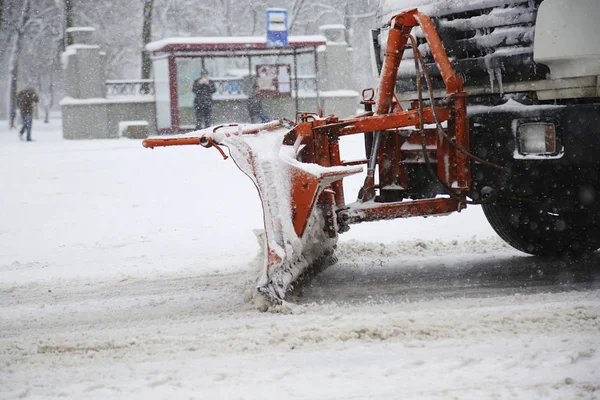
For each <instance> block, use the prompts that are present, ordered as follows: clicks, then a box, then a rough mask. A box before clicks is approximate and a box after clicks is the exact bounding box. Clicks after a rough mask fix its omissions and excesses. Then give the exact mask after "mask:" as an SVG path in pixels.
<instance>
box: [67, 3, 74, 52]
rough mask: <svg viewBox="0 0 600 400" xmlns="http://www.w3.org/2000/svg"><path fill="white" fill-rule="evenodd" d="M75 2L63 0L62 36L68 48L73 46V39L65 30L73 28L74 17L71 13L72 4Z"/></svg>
mask: <svg viewBox="0 0 600 400" xmlns="http://www.w3.org/2000/svg"><path fill="white" fill-rule="evenodd" d="M74 1H75V0H65V34H64V38H65V42H66V43H65V46H70V45H72V44H73V38H72V37H71V35H69V34H68V33H66V31H67V29H69V28H72V27H73V16H74V12H73V3H74Z"/></svg>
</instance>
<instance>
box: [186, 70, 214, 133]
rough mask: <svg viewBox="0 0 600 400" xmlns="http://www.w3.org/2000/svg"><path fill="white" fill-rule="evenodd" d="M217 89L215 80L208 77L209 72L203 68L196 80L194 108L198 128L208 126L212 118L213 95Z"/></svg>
mask: <svg viewBox="0 0 600 400" xmlns="http://www.w3.org/2000/svg"><path fill="white" fill-rule="evenodd" d="M216 91H217V89H216V87H215V84H214V82H213V81H211V80H210V79H208V72H207V71H206V70H205V69H203V70H202V72H201V74H200V78H198V79H196V80H195V81H194V86H193V87H192V92H193V93H194V110H195V111H196V129H203V128H208V127H209V126H210V124H211V119H212V103H213V99H212V95H213V93H215V92H216Z"/></svg>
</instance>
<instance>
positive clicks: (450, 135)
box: [285, 10, 471, 224]
mask: <svg viewBox="0 0 600 400" xmlns="http://www.w3.org/2000/svg"><path fill="white" fill-rule="evenodd" d="M417 25H419V26H421V28H422V30H423V33H424V34H425V38H426V40H427V42H428V43H429V46H430V49H431V51H432V54H433V57H434V60H435V62H436V64H437V66H438V68H439V70H440V74H441V76H442V79H443V81H444V83H445V85H446V92H447V98H446V102H445V105H444V106H436V107H435V110H434V109H433V108H432V107H434V105H433V104H432V106H431V107H427V108H421V109H419V108H418V105H416V104H414V105H413V107H412V108H411V109H409V110H402V109H401V107H400V105H399V104H398V103H397V102H396V101H395V96H394V91H395V85H396V76H397V73H398V67H399V65H400V61H401V59H402V55H403V53H404V48H405V46H406V44H407V42H408V39H409V35H410V31H411V29H412V28H413V27H415V26H417ZM375 93H376V96H377V99H376V101H374V102H373V99H372V97H371V98H365V99H364V100H363V104H369V105H371V104H373V103H375V104H376V106H377V109H376V112H375V114H373V112H368V109H367V112H365V114H363V116H359V117H355V118H350V119H345V120H338V119H337V118H336V117H333V116H330V117H328V118H325V119H322V120H319V119H313V118H310V115H304V116H301V120H302V122H300V123H299V124H298V125H297V126H296V128H295V129H294V130H293V131H291V132H290V133H289V134H288V137H286V140H285V143H288V144H291V143H293V142H295V141H296V140H299V139H298V138H300V140H301V141H302V144H304V145H305V147H304V150H303V151H302V153H301V154H300V160H301V161H304V162H311V163H317V164H319V165H322V166H340V165H346V166H349V165H357V164H367V163H368V161H369V160H368V159H366V160H361V161H353V162H344V161H342V160H341V157H340V149H339V143H338V142H339V138H340V137H342V136H345V135H353V134H359V133H360V134H362V133H364V134H365V136H366V137H368V135H371V139H370V140H367V147H370V146H372V135H373V133H375V132H380V133H381V135H382V137H381V145H380V147H379V150H378V152H377V166H378V169H379V174H378V183H377V184H376V183H375V176H374V171H372V172H371V171H367V177H366V179H365V183H364V185H363V188H362V190H361V192H362V196H361V197H360V198H359V199H358V201H357V203H354V204H350V205H347V204H346V203H345V201H344V197H343V186H342V181H341V180H339V181H336V182H334V183H332V185H331V189H332V190H333V193H334V201H335V206H336V209H337V210H338V217H339V218H340V220H342V221H344V222H345V223H347V224H351V223H359V222H365V221H375V220H381V219H393V218H401V217H410V216H424V215H434V214H447V213H450V212H453V211H460V210H461V209H462V208H464V207H465V205H466V193H467V192H468V190H469V189H470V184H471V182H470V163H469V160H468V158H467V157H466V156H465V155H464V154H462V153H461V152H459V151H457V150H456V148H455V147H454V146H451V144H450V143H449V140H452V141H453V142H454V143H455V144H456V146H457V147H462V148H464V149H468V148H469V131H468V119H467V113H466V96H467V94H466V93H465V92H464V91H463V82H462V80H461V78H460V77H459V76H458V75H457V74H456V73H455V72H454V70H453V68H452V65H451V63H450V61H449V60H448V56H447V55H446V52H445V50H444V47H443V45H442V42H441V40H440V38H439V36H438V34H437V31H436V30H435V26H434V24H433V23H432V21H431V20H430V19H429V17H427V16H426V15H425V14H423V13H420V12H418V11H417V10H410V11H407V12H405V13H402V14H399V15H396V16H394V17H393V18H392V19H391V20H390V32H389V35H388V42H387V47H386V52H385V60H384V64H383V68H382V72H381V76H380V82H379V87H378V89H377V91H376V92H375ZM363 97H367V96H365V91H363ZM432 103H433V102H432ZM436 116H437V122H442V121H448V127H447V128H445V129H444V131H445V135H440V134H439V129H425V128H424V127H423V126H422V125H424V124H435V123H436ZM411 126H414V127H416V128H417V129H413V130H402V133H403V134H400V128H403V127H411ZM440 129H441V128H440ZM421 132H423V134H424V136H425V142H426V146H427V151H428V154H429V155H430V157H431V158H432V160H433V161H432V163H435V164H437V174H438V177H439V179H440V181H441V182H442V183H443V184H444V185H445V186H446V187H449V188H451V189H452V193H450V197H449V198H431V199H422V200H415V201H398V202H389V203H382V202H379V201H373V200H374V199H375V191H376V189H378V188H383V187H386V186H392V185H397V186H399V187H404V188H405V187H407V183H408V172H407V171H408V170H407V166H408V165H409V164H410V163H414V162H419V163H422V162H423V161H422V160H421V161H415V157H414V156H415V154H414V153H415V152H416V151H417V150H402V145H403V144H404V143H410V144H420V141H421ZM368 152H369V149H367V157H369V155H368ZM418 152H419V153H422V150H421V149H419V150H418ZM322 196H325V195H322ZM292 199H293V201H294V200H295V199H294V197H292ZM375 200H377V199H375ZM323 203H327V198H325V197H324V198H323V199H321V201H320V204H323Z"/></svg>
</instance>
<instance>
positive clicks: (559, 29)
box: [372, 0, 600, 256]
mask: <svg viewBox="0 0 600 400" xmlns="http://www.w3.org/2000/svg"><path fill="white" fill-rule="evenodd" d="M410 8H418V9H419V11H421V12H424V13H425V14H428V15H429V16H430V17H431V18H432V20H433V21H434V23H435V26H436V29H437V31H438V34H439V36H440V38H441V40H442V42H443V45H444V48H445V50H446V53H447V54H448V57H449V58H450V61H451V63H452V66H453V68H454V70H455V71H456V72H457V73H458V74H459V75H460V77H461V78H462V79H463V81H464V86H465V91H466V92H467V93H468V106H467V111H468V115H469V132H470V151H471V153H472V154H474V155H476V156H478V157H479V158H481V159H484V160H486V161H489V162H490V163H494V164H497V165H501V166H503V167H505V169H504V171H506V172H503V173H500V172H499V171H498V169H495V168H492V167H490V166H489V165H486V164H484V163H481V162H478V161H472V163H471V179H472V190H471V191H470V194H469V196H470V198H471V199H472V200H473V201H474V202H479V203H481V204H482V207H483V211H484V213H485V215H486V217H487V219H488V221H489V222H490V224H491V225H492V227H493V228H494V230H495V231H496V232H497V233H498V234H499V236H500V237H502V238H503V239H504V240H505V241H506V242H507V243H508V244H510V245H511V246H513V247H515V248H517V249H519V250H521V251H523V252H526V253H529V254H534V255H540V256H557V255H581V254H585V253H588V252H592V251H595V250H597V249H598V248H600V197H599V196H600V40H598V33H600V28H598V25H597V24H598V20H599V17H600V2H598V1H597V0H573V1H569V2H565V1H562V0H525V1H523V0H521V1H518V0H470V1H467V0H464V1H462V0H459V1H456V0H454V1H449V0H448V1H444V0H442V1H433V0H382V1H381V2H380V7H379V12H380V16H381V21H382V25H381V27H380V28H379V29H377V30H374V31H373V41H372V43H373V65H374V66H375V68H379V69H380V68H381V65H382V64H381V62H382V59H383V54H384V51H385V43H386V42H387V41H386V30H387V28H388V27H389V25H387V24H388V21H389V20H390V17H392V16H393V15H395V14H397V13H399V12H402V11H406V10H407V9H410ZM413 34H414V35H416V39H417V44H418V47H419V50H420V51H421V53H422V54H423V55H424V57H425V60H426V63H427V71H428V72H429V75H430V76H431V84H432V86H433V89H434V91H433V96H434V102H438V101H443V98H444V95H445V92H444V90H443V89H444V83H443V81H442V80H441V77H440V74H439V71H437V68H436V66H435V62H434V60H433V57H432V55H431V51H430V50H429V48H428V45H427V42H426V41H425V39H424V37H423V34H422V32H419V30H418V29H417V30H416V31H415V30H413ZM412 57H413V53H412V52H411V51H406V52H405V53H404V59H403V62H402V63H401V64H400V69H399V71H398V75H397V79H396V96H397V98H398V100H399V101H400V102H401V103H402V102H405V103H410V102H413V101H415V100H416V99H417V79H416V75H415V69H414V62H412V60H410V58H412ZM426 97H427V96H426ZM429 101H430V102H431V100H429ZM426 168H427V167H426V166H423V165H415V166H414V167H413V170H412V172H411V176H412V179H411V185H412V188H409V192H413V193H414V196H415V197H418V196H420V195H423V193H427V194H428V195H432V194H433V195H434V194H435V193H440V192H441V190H440V188H439V187H437V183H436V182H435V181H432V180H431V179H428V173H427V171H426ZM420 178H422V179H420Z"/></svg>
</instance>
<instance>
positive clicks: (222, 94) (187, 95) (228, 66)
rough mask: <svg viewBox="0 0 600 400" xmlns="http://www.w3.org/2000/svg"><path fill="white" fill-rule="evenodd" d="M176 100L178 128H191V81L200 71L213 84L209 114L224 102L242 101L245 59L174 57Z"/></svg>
mask: <svg viewBox="0 0 600 400" xmlns="http://www.w3.org/2000/svg"><path fill="white" fill-rule="evenodd" d="M176 64H177V99H178V105H179V126H180V127H181V128H183V129H191V128H194V127H195V126H196V115H195V110H194V93H193V91H192V88H193V86H194V81H195V80H196V79H198V78H199V77H200V74H201V72H202V71H203V70H205V71H206V72H208V77H209V79H210V80H211V81H212V82H213V83H214V84H215V89H216V92H215V93H214V94H213V96H212V98H213V115H214V114H215V113H216V112H217V113H218V108H219V107H221V105H222V103H223V102H225V101H232V100H238V101H242V100H243V101H245V99H246V98H247V95H246V92H247V91H246V90H245V87H246V86H247V85H245V84H244V79H247V78H246V77H247V76H248V74H249V67H248V58H247V57H243V56H240V57H231V56H229V57H177V58H176Z"/></svg>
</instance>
